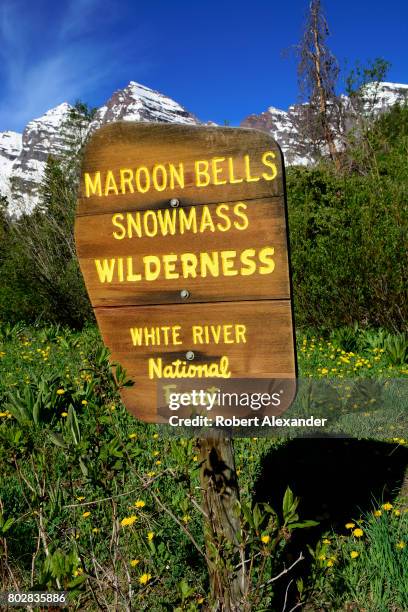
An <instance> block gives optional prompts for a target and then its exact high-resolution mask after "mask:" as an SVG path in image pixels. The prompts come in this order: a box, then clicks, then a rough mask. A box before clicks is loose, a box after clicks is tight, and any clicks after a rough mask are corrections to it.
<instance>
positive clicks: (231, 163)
mask: <svg viewBox="0 0 408 612" xmlns="http://www.w3.org/2000/svg"><path fill="white" fill-rule="evenodd" d="M228 173H229V182H230V183H231V185H235V184H236V183H242V181H243V180H244V179H243V178H235V175H234V160H233V158H232V157H229V158H228Z"/></svg>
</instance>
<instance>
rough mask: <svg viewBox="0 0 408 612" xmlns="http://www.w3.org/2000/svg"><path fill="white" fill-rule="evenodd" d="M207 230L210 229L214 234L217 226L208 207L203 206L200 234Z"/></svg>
mask: <svg viewBox="0 0 408 612" xmlns="http://www.w3.org/2000/svg"><path fill="white" fill-rule="evenodd" d="M207 228H208V229H210V230H211V231H212V232H215V226H214V223H213V220H212V217H211V213H210V210H209V208H208V206H203V209H202V213H201V223H200V232H201V233H202V232H204V231H205V230H206V229H207Z"/></svg>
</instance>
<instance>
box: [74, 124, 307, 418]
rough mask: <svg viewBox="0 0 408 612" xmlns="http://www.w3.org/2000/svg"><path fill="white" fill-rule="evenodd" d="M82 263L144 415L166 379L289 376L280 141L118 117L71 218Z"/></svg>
mask: <svg viewBox="0 0 408 612" xmlns="http://www.w3.org/2000/svg"><path fill="white" fill-rule="evenodd" d="M75 234H76V245H77V253H78V257H79V263H80V267H81V270H82V273H83V276H84V279H85V283H86V287H87V290H88V293H89V297H90V300H91V303H92V306H93V308H94V311H95V315H96V319H97V322H98V325H99V328H100V331H101V334H102V337H103V339H104V342H105V344H106V345H107V346H108V347H109V349H110V350H111V353H112V359H113V360H114V361H117V362H119V363H120V364H121V365H122V366H123V367H124V368H126V370H127V373H128V375H129V377H130V378H132V380H133V381H134V382H135V384H134V386H133V387H131V388H127V389H125V390H123V401H124V403H125V405H126V407H127V408H128V410H130V411H131V412H132V413H133V414H134V415H135V416H137V417H138V418H140V419H143V420H145V421H149V422H159V421H163V420H165V419H163V417H162V416H160V415H159V414H158V410H157V406H158V400H157V397H158V396H157V386H158V384H159V385H160V386H161V388H162V387H163V384H165V383H167V382H169V381H170V382H171V381H177V380H179V381H180V380H187V379H189V378H194V379H195V380H196V381H197V380H199V381H202V385H203V388H205V380H206V379H211V380H213V379H219V380H220V381H222V380H227V379H228V380H229V381H231V380H233V379H245V378H253V379H262V380H269V379H270V380H272V379H284V380H287V381H292V383H293V384H291V387H290V389H291V391H290V393H287V394H286V400H285V402H283V404H282V406H281V408H280V411H282V410H283V409H284V408H285V407H287V406H288V405H289V404H290V402H291V401H292V400H293V397H294V394H295V378H296V358H295V348H294V338H293V319H292V307H291V288H290V276H289V261H288V243H287V222H286V202H285V185H284V170H283V163H282V155H281V152H280V149H279V148H278V146H277V144H276V143H275V141H274V140H273V139H272V138H271V137H270V136H268V135H267V134H265V133H262V132H258V131H255V130H250V129H235V128H219V127H201V126H197V127H195V126H194V127H192V126H182V125H175V124H166V125H162V124H146V123H131V122H119V123H112V124H109V125H106V126H104V127H102V128H101V129H99V130H98V131H97V132H96V133H95V134H94V135H93V136H92V137H91V139H90V141H89V143H88V145H87V148H86V152H85V156H84V161H83V166H82V172H81V181H80V193H79V199H78V207H77V217H76V225H75Z"/></svg>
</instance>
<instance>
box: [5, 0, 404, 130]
mask: <svg viewBox="0 0 408 612" xmlns="http://www.w3.org/2000/svg"><path fill="white" fill-rule="evenodd" d="M324 6H325V9H326V14H327V17H328V22H329V26H330V30H331V36H330V38H329V43H330V46H331V48H332V50H333V52H334V53H335V55H336V56H337V58H338V59H339V60H340V62H341V63H342V64H343V65H344V63H345V62H346V61H347V64H348V65H350V66H351V65H353V63H354V62H355V61H356V60H360V61H361V62H363V63H364V62H366V61H367V60H369V59H372V58H375V57H383V58H385V59H387V60H389V61H390V62H391V63H392V67H391V70H390V72H389V75H388V80H391V81H396V82H403V83H404V82H405V83H407V82H408V66H407V64H408V2H406V1H405V0H398V1H393V0H390V1H389V2H387V3H384V2H380V1H379V0H370V1H368V0H342V1H341V2H340V1H339V0H326V2H325V3H324ZM307 7H308V1H307V0H286V2H282V1H280V2H274V1H273V0H269V1H262V0H252V1H250V2H241V1H240V0H235V1H234V2H229V1H228V2H227V1H222V0H218V1H214V0H207V1H206V2H194V0H190V1H189V2H187V1H186V2H185V1H177V0H174V1H173V2H169V1H166V0H155V1H154V2H152V1H151V0H144V1H143V2H140V1H139V0H133V1H131V0H120V1H115V0H110V1H105V0H58V1H56V0H36V1H35V2H32V1H28V0H1V2H0V83H1V85H0V131H3V130H8V129H13V130H17V131H21V130H22V129H23V128H24V126H25V124H26V123H27V122H28V121H29V120H30V119H32V118H34V117H38V116H40V115H42V114H43V113H44V112H45V111H46V110H48V109H49V108H51V107H53V106H56V105H57V104H59V103H61V102H64V101H68V102H75V100H77V99H81V100H83V101H85V102H87V103H89V104H90V105H92V106H99V105H101V104H103V103H104V102H105V101H106V100H107V99H108V98H109V97H110V96H111V94H112V93H113V91H114V90H116V89H119V88H121V87H124V86H125V85H127V83H128V82H129V81H130V80H134V81H138V82H140V83H143V84H144V85H147V86H149V87H152V88H153V89H157V90H159V91H161V92H163V93H165V94H167V95H169V96H170V97H172V98H174V99H175V100H177V101H178V102H180V103H181V104H183V106H185V107H186V108H187V109H188V110H190V111H191V112H193V113H195V114H196V115H197V116H198V117H199V118H200V119H202V120H213V121H216V122H218V123H223V122H224V121H225V120H227V121H229V122H230V123H231V124H232V125H238V124H239V122H240V121H241V120H242V119H243V118H244V117H245V116H247V115H248V114H251V113H254V112H256V113H259V112H261V111H263V110H265V109H266V108H267V107H268V106H271V105H273V106H277V107H280V108H287V106H288V105H289V104H291V103H293V102H294V101H296V99H297V95H298V93H297V79H296V60H295V57H294V55H293V53H292V54H291V53H289V54H288V53H285V51H290V49H291V47H293V45H295V44H296V43H297V42H298V40H299V38H300V35H301V32H302V24H303V22H304V17H305V12H306V10H307Z"/></svg>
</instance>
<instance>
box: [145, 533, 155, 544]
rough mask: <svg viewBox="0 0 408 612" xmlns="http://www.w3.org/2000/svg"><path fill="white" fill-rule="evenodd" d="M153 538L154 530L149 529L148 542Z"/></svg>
mask: <svg viewBox="0 0 408 612" xmlns="http://www.w3.org/2000/svg"><path fill="white" fill-rule="evenodd" d="M153 538H154V532H153V531H149V533H148V534H147V539H148V540H149V542H151V541H152V540H153Z"/></svg>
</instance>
